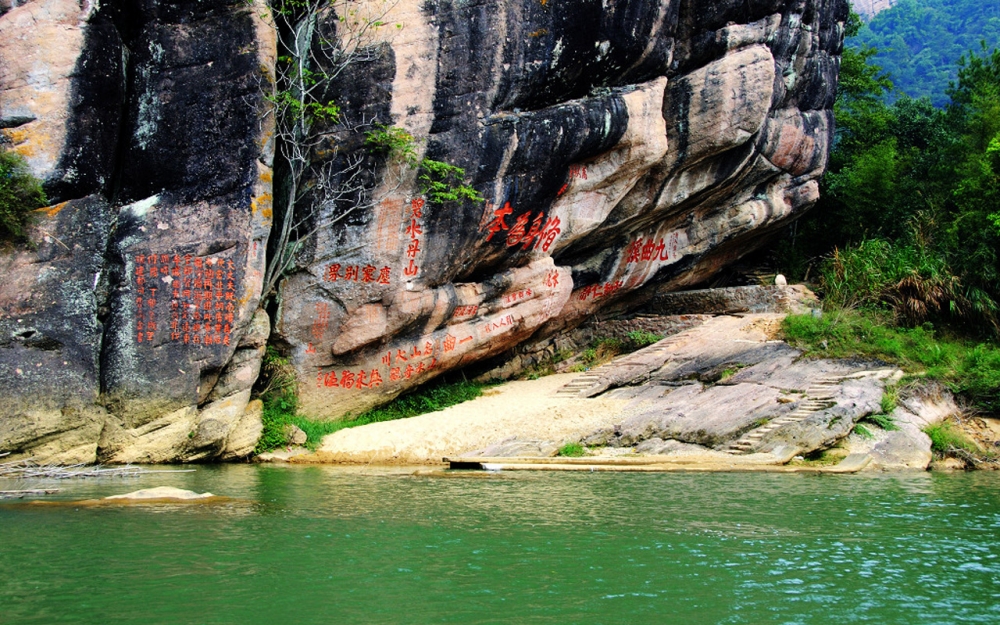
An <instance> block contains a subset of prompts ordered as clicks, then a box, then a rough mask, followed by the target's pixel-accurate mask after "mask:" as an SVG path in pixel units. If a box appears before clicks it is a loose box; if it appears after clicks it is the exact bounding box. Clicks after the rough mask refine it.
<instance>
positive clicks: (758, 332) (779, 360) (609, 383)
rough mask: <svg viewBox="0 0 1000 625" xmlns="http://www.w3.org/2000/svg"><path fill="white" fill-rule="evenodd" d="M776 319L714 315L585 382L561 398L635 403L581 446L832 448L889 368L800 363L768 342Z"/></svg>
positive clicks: (867, 408) (874, 398) (873, 400)
mask: <svg viewBox="0 0 1000 625" xmlns="http://www.w3.org/2000/svg"><path fill="white" fill-rule="evenodd" d="M780 319H781V315H776V314H759V315H748V316H746V317H725V316H724V317H716V318H714V319H711V320H709V321H706V322H705V323H704V324H703V325H701V326H699V327H695V328H692V329H690V330H686V331H684V332H681V333H680V334H677V335H675V336H673V337H670V338H667V339H665V340H663V341H661V342H660V343H657V344H655V345H652V346H650V347H647V348H644V349H642V350H639V351H638V352H635V353H633V354H630V355H628V356H624V357H621V358H618V359H616V360H615V361H613V362H612V363H610V364H608V365H605V366H602V367H599V368H598V369H596V370H594V371H592V372H588V373H586V374H584V375H582V376H581V377H580V378H579V379H578V381H577V382H575V383H574V384H571V385H569V386H567V387H566V389H564V392H565V393H568V394H576V395H580V396H589V397H593V396H597V395H600V394H603V393H607V392H608V391H610V393H609V394H610V395H611V396H612V397H616V398H629V399H631V402H630V403H629V405H628V406H627V407H626V408H625V409H624V410H623V411H621V412H620V413H619V414H618V415H616V419H615V420H614V422H613V425H611V426H610V427H605V428H602V429H601V430H598V431H596V432H593V433H591V434H590V435H588V436H587V437H585V438H584V439H583V440H582V442H583V443H584V444H586V445H593V446H603V445H609V446H612V447H636V448H637V449H638V448H639V446H640V445H644V444H645V442H646V441H649V440H655V441H660V442H662V441H663V440H675V441H679V442H681V443H689V444H696V445H702V446H704V447H710V448H715V449H719V450H723V449H730V450H731V451H734V452H751V451H752V452H762V453H770V452H773V451H775V450H776V449H779V448H780V449H788V448H791V449H795V450H796V451H797V453H808V452H811V451H815V450H819V449H825V448H827V447H830V446H832V445H833V444H834V443H837V442H838V441H840V440H841V439H843V438H845V437H846V436H847V435H848V434H850V432H851V430H852V429H853V427H854V424H855V423H856V422H857V421H858V420H859V419H861V418H862V417H864V416H865V415H867V414H871V413H872V412H877V411H878V410H879V407H880V401H881V399H882V393H883V387H884V379H885V378H886V377H887V376H888V375H890V374H891V370H887V369H885V368H879V367H875V366H873V365H872V363H862V362H846V361H831V360H804V359H801V358H800V354H799V352H797V351H796V350H794V349H792V348H791V347H789V346H788V345H786V344H785V343H783V342H781V341H775V340H771V339H770V337H771V336H773V333H774V330H775V324H777V323H779V322H780ZM657 444H659V443H657ZM643 448H645V446H644V447H643Z"/></svg>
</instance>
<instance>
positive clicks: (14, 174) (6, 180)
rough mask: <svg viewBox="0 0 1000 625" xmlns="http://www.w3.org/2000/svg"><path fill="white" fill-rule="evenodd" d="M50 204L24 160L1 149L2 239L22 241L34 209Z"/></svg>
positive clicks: (0, 234) (0, 203) (0, 224)
mask: <svg viewBox="0 0 1000 625" xmlns="http://www.w3.org/2000/svg"><path fill="white" fill-rule="evenodd" d="M47 204H48V199H47V198H46V197H45V191H43V190H42V184H41V182H40V181H39V180H38V179H37V178H35V177H34V176H33V175H31V172H30V171H29V170H28V165H27V164H26V163H25V162H24V159H23V158H21V156H20V155H19V154H15V153H14V152H10V151H8V150H4V149H3V148H0V240H3V241H16V240H23V239H24V238H25V235H26V234H27V228H28V224H29V222H30V221H31V213H32V211H34V210H35V209H38V208H41V207H43V206H45V205H47Z"/></svg>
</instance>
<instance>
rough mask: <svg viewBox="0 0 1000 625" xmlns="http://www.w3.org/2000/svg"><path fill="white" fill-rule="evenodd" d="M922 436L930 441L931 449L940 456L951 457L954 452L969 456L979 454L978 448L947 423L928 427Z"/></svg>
mask: <svg viewBox="0 0 1000 625" xmlns="http://www.w3.org/2000/svg"><path fill="white" fill-rule="evenodd" d="M924 434H926V435H927V436H929V437H930V439H931V449H932V450H934V451H936V452H938V453H940V454H945V455H951V454H954V453H955V451H956V450H959V451H965V452H968V453H970V454H976V453H978V452H979V447H978V446H977V445H976V444H975V443H974V442H972V441H971V440H970V439H969V438H968V437H967V436H966V435H965V434H963V433H962V432H960V431H959V430H958V429H957V428H956V427H955V426H954V425H953V424H952V423H950V422H948V421H942V422H941V423H936V424H934V425H928V426H927V427H925V428H924Z"/></svg>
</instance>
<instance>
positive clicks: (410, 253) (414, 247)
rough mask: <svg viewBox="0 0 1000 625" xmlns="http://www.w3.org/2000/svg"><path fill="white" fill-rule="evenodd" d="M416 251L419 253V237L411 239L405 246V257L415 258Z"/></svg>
mask: <svg viewBox="0 0 1000 625" xmlns="http://www.w3.org/2000/svg"><path fill="white" fill-rule="evenodd" d="M418 253H420V239H411V240H410V244H409V245H408V246H407V247H406V257H407V258H416V257H417V254H418Z"/></svg>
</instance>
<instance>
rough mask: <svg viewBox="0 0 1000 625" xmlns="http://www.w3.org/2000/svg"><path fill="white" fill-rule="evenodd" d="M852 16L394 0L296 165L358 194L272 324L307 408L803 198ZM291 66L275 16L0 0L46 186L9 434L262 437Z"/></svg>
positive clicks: (781, 6) (519, 322)
mask: <svg viewBox="0 0 1000 625" xmlns="http://www.w3.org/2000/svg"><path fill="white" fill-rule="evenodd" d="M15 4H17V5H18V6H14V5H15ZM383 6H387V5H383ZM846 15H847V5H846V2H843V1H841V0H797V1H791V2H788V1H781V0H751V1H749V2H747V1H743V0H741V1H740V2H736V1H732V2H730V1H729V0H726V1H724V2H706V1H704V0H659V1H657V0H617V1H616V2H600V1H598V0H574V2H572V3H563V2H560V1H559V0H491V1H476V0H470V1H467V2H460V3H459V2H454V3H452V2H446V1H436V2H434V1H431V2H427V1H417V0H399V1H398V2H395V3H392V4H391V6H390V7H389V8H388V13H387V14H386V15H385V17H384V20H385V21H386V23H387V24H389V25H392V26H393V27H392V28H386V29H382V31H385V34H384V35H383V34H379V35H378V39H377V40H372V41H368V42H366V45H368V46H370V50H371V51H372V54H370V55H367V56H366V57H365V58H366V60H364V61H363V62H358V63H355V64H353V65H351V66H350V67H348V69H347V71H346V72H345V73H344V74H342V75H341V76H340V79H339V81H338V83H337V85H335V92H336V93H335V94H334V97H335V98H336V101H337V102H338V103H340V104H341V105H342V107H343V109H344V115H343V120H344V123H343V124H342V125H341V126H338V127H335V128H331V129H330V136H331V138H332V139H333V140H334V141H335V142H336V144H337V145H338V146H340V149H339V150H338V151H336V152H330V151H327V152H321V151H316V152H315V153H314V155H313V156H314V167H313V169H312V173H311V174H310V175H311V179H310V184H312V185H314V186H317V187H320V186H324V185H325V186H331V185H333V186H335V185H336V183H337V180H335V179H334V180H330V179H329V176H330V175H331V174H330V172H331V171H336V169H337V168H336V167H332V168H331V167H324V165H329V164H331V163H332V164H334V165H335V164H336V163H337V162H338V161H337V159H341V160H340V161H339V162H349V161H350V160H351V159H352V158H355V157H356V158H358V159H362V160H364V162H365V163H366V173H367V174H368V175H367V177H366V182H365V194H366V197H367V198H370V201H366V202H364V203H362V204H359V203H358V202H356V201H355V202H353V203H352V202H351V201H349V200H348V201H344V200H341V201H337V202H328V203H327V204H326V205H325V207H324V208H322V209H320V210H319V211H318V212H316V213H314V214H308V215H306V217H307V218H308V220H309V222H310V223H311V224H312V227H315V228H316V231H315V233H314V234H311V235H309V237H308V238H306V239H304V240H303V243H304V247H303V250H302V251H301V252H300V253H299V254H298V255H297V257H296V262H295V265H294V267H293V268H292V270H291V272H290V274H289V275H288V276H287V277H286V278H285V279H284V280H283V281H282V282H281V284H280V289H279V290H280V297H279V300H278V301H279V304H278V306H277V307H276V309H275V312H276V317H275V320H274V334H273V337H272V340H274V341H275V342H276V343H277V344H278V345H279V346H280V347H281V348H282V349H284V350H286V351H287V353H288V355H289V357H290V360H291V362H292V363H293V365H294V367H295V369H296V371H297V373H298V375H299V380H300V395H301V398H302V403H303V409H304V411H305V412H307V413H309V414H312V415H315V416H322V417H328V418H337V417H340V416H342V415H344V414H345V413H347V412H357V411H359V410H362V409H364V408H366V407H368V406H371V405H374V404H376V403H379V402H382V401H385V400H386V399H388V398H391V397H392V396H395V395H397V394H399V393H400V392H402V391H403V390H406V389H407V388H410V387H412V386H414V385H417V384H420V383H423V382H425V381H427V380H429V379H431V378H433V377H434V376H436V375H439V374H440V373H442V372H444V371H446V370H448V369H453V368H456V367H460V366H462V365H465V364H468V363H471V362H474V361H476V360H480V359H482V358H485V357H488V356H492V355H495V354H498V353H500V352H502V351H504V350H505V349H508V348H509V347H511V346H513V345H516V344H517V343H518V342H520V341H523V340H525V339H527V338H528V337H531V336H540V335H542V334H546V333H554V332H557V331H559V330H560V329H561V328H565V327H567V326H569V325H572V324H574V323H577V322H579V321H580V320H581V319H583V318H584V317H586V316H587V315H589V314H591V313H593V312H594V311H596V310H598V309H600V308H601V307H604V306H607V305H611V304H614V305H626V304H627V303H628V302H633V301H640V300H641V298H642V297H644V296H646V294H647V293H649V292H650V291H651V289H652V287H654V286H655V287H656V288H660V289H676V288H680V287H683V286H686V285H690V284H694V283H697V282H699V281H701V280H703V279H705V278H706V277H708V276H709V275H711V274H712V273H713V272H715V271H716V270H718V269H719V268H720V267H722V266H723V265H724V264H725V263H727V262H729V261H731V260H733V259H735V258H737V257H739V256H740V255H742V254H744V253H746V252H748V251H750V250H751V249H753V248H754V246H755V245H758V244H759V242H760V241H761V240H762V238H763V237H764V236H765V235H766V234H767V232H769V231H771V230H773V229H774V228H776V227H778V226H780V225H781V224H782V223H786V222H787V220H788V219H791V218H794V217H796V216H798V215H799V214H801V212H802V211H803V210H804V209H806V208H808V207H809V206H810V205H811V204H812V203H814V202H815V200H816V198H817V188H818V187H817V179H818V177H819V176H820V175H821V174H822V172H823V169H824V167H825V162H826V155H827V152H828V148H829V142H830V136H831V132H832V127H833V124H832V113H831V107H832V103H833V98H834V93H835V86H836V76H837V66H838V62H839V53H840V46H841V40H842V32H843V30H842V25H843V21H844V19H845V18H846ZM331 23H333V24H335V23H336V22H331ZM396 26H398V27H396ZM382 31H379V32H380V33H381V32H382ZM275 57H276V51H275V39H274V35H273V31H272V28H271V25H270V24H269V22H268V19H267V11H266V9H265V7H263V6H262V5H254V6H250V5H248V4H247V3H244V2H223V1H214V2H204V1H202V2H196V1H194V0H190V1H175V2H162V1H154V0H146V1H143V2H139V1H136V2H122V3H102V4H101V5H100V6H98V5H97V3H89V2H85V3H82V4H81V3H79V2H78V1H77V0H29V1H28V2H15V3H7V4H2V3H0V128H2V129H3V130H2V132H3V133H4V135H5V137H6V138H7V140H8V142H9V143H10V147H11V148H12V149H14V150H16V151H18V152H19V153H21V154H22V155H24V156H25V157H26V158H27V160H28V162H29V164H30V166H31V167H32V169H33V170H34V171H35V172H36V174H38V175H39V176H40V177H42V178H43V179H44V180H45V181H46V187H47V189H48V190H49V192H50V197H51V199H52V200H53V201H54V202H55V203H54V205H53V206H51V207H50V208H48V209H46V210H45V211H43V213H41V214H40V216H39V219H38V221H37V223H36V227H35V238H36V240H37V246H36V248H35V249H31V250H23V251H18V252H17V253H14V254H5V255H4V256H3V257H2V258H0V263H2V264H3V268H2V269H3V270H2V271H0V307H2V313H0V392H2V393H3V395H4V396H5V397H6V398H8V402H6V405H5V406H4V408H3V409H2V411H0V451H15V452H21V453H25V454H28V455H35V456H36V457H44V458H49V459H54V460H63V461H68V460H93V459H95V458H99V459H102V460H109V461H166V460H194V459H200V458H209V457H234V456H238V455H243V454H246V453H248V452H249V450H250V449H252V446H253V443H254V441H255V439H256V436H257V435H258V434H259V428H260V417H259V412H257V411H258V410H259V406H257V405H255V404H256V402H251V403H248V401H249V395H250V386H251V385H252V383H253V381H254V379H255V378H256V376H257V372H258V370H259V366H260V358H261V355H262V351H263V347H262V346H263V344H264V341H265V340H266V339H267V334H268V319H267V317H266V315H264V314H263V313H262V312H260V311H258V310H257V309H258V302H259V300H260V294H261V283H262V275H263V270H264V267H265V262H266V258H265V254H266V251H267V239H268V234H269V231H270V224H271V219H272V215H271V212H272V205H271V184H272V173H271V165H272V158H273V157H272V153H273V146H272V136H273V129H272V127H271V123H272V121H271V117H270V116H269V115H268V101H267V99H266V98H265V97H264V94H265V93H267V92H268V91H269V89H270V88H271V82H270V77H271V76H272V74H273V68H274V63H275ZM373 120H374V121H375V122H378V123H381V124H386V125H395V126H398V127H401V128H404V129H406V130H407V131H408V132H410V133H411V134H412V135H413V136H415V137H416V138H417V140H418V141H417V143H416V149H417V151H418V153H419V154H418V156H419V157H426V158H431V159H434V160H438V161H443V162H447V163H451V164H454V165H457V166H460V167H462V168H464V169H465V171H466V172H467V178H468V180H469V182H470V184H471V185H472V186H473V187H475V188H476V189H477V190H478V191H479V192H480V193H481V194H482V195H483V196H484V198H485V200H486V201H485V202H472V201H464V202H457V201H455V202H444V203H435V202H432V201H430V200H429V198H428V197H426V196H425V195H422V194H421V193H420V192H419V188H420V187H419V182H418V180H417V176H418V171H416V170H414V169H412V168H407V167H401V166H399V164H398V163H394V162H386V160H385V159H384V158H377V157H375V156H373V155H372V154H371V153H370V150H368V149H367V148H366V147H365V146H364V134H363V133H364V131H365V130H369V129H371V128H372V127H373V126H372V125H371V124H372V122H373ZM362 122H363V123H362ZM330 154H333V156H330ZM324 159H327V160H328V161H329V162H324ZM278 176H279V178H280V176H281V169H280V168H279V169H278ZM307 230H311V227H309V226H307V227H304V228H303V231H307Z"/></svg>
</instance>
